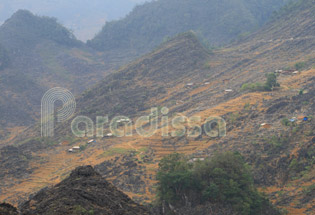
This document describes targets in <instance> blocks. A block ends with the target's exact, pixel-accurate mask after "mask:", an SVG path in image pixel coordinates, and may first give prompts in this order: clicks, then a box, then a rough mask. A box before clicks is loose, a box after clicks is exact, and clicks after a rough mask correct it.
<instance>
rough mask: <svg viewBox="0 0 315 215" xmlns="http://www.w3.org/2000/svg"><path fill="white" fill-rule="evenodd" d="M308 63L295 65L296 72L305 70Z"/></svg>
mask: <svg viewBox="0 0 315 215" xmlns="http://www.w3.org/2000/svg"><path fill="white" fill-rule="evenodd" d="M305 65H306V63H305V62H297V63H296V64H294V68H295V69H296V70H299V71H301V70H302V69H304V68H305Z"/></svg>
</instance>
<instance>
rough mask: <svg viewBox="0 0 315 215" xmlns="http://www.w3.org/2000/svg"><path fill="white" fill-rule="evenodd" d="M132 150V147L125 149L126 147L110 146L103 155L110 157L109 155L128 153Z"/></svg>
mask: <svg viewBox="0 0 315 215" xmlns="http://www.w3.org/2000/svg"><path fill="white" fill-rule="evenodd" d="M128 152H130V149H124V148H110V149H108V150H107V151H105V152H104V153H103V154H102V156H104V157H108V156H113V155H119V154H120V155H123V154H127V153H128Z"/></svg>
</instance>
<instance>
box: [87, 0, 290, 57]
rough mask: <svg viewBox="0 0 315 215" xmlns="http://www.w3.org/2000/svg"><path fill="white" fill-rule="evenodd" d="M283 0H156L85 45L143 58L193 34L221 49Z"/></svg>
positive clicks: (114, 23)
mask: <svg viewBox="0 0 315 215" xmlns="http://www.w3.org/2000/svg"><path fill="white" fill-rule="evenodd" d="M285 2H286V1H284V0H276V1H271V0H264V1H255V0H233V1H219V0H211V1H208V0H197V1H196V0H194V1H193V0H185V1H182V0H171V1H166V0H159V1H153V2H148V3H145V4H143V5H139V6H137V7H136V8H135V9H134V10H133V11H132V12H131V13H130V14H129V15H127V16H126V17H125V18H124V19H122V20H118V21H112V22H108V23H106V24H105V26H104V27H103V29H102V31H101V32H100V33H98V34H97V35H96V36H95V38H93V39H92V40H89V41H88V45H89V46H90V47H93V48H95V49H97V50H102V51H106V50H120V51H121V52H132V53H133V54H143V53H145V52H148V51H149V50H151V49H152V48H154V47H155V46H157V45H158V44H160V43H161V42H162V41H163V40H166V39H167V38H170V37H173V36H175V35H176V34H178V33H182V32H186V31H190V30H193V31H195V32H196V33H197V34H198V35H199V37H200V38H202V39H203V40H205V42H206V43H208V44H209V45H210V46H221V45H223V44H227V43H229V42H230V41H231V40H233V39H236V38H237V37H238V36H240V35H241V34H242V33H246V32H249V31H252V30H253V29H255V28H258V27H259V26H261V25H262V24H263V23H265V22H266V21H267V20H268V18H269V17H270V15H271V14H272V13H273V12H274V11H275V10H277V9H279V8H280V7H281V6H283V5H284V3H285Z"/></svg>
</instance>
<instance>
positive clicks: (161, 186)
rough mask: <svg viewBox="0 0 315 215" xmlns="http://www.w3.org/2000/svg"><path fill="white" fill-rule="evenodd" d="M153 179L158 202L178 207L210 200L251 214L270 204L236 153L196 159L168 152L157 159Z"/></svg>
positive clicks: (275, 212) (264, 208)
mask: <svg viewBox="0 0 315 215" xmlns="http://www.w3.org/2000/svg"><path fill="white" fill-rule="evenodd" d="M157 180H158V187H157V191H158V192H157V197H158V200H159V203H160V204H162V203H167V205H172V206H173V207H179V208H180V207H183V206H184V205H186V206H187V204H189V205H191V206H192V207H194V206H197V205H202V204H206V203H208V202H211V203H214V204H223V205H225V206H226V207H228V206H231V207H232V208H233V210H234V211H235V212H236V213H237V214H255V215H257V214H266V210H267V208H269V209H270V208H272V206H271V204H270V203H269V201H268V200H267V199H266V198H265V197H264V196H263V195H262V194H260V193H259V192H258V191H257V190H256V188H255V187H254V183H253V177H252V175H251V172H250V168H249V166H248V165H247V164H246V163H245V162H244V160H243V158H242V156H241V155H240V154H239V153H232V152H226V153H222V154H217V155H215V156H213V157H212V158H210V159H206V160H204V161H196V162H189V160H188V159H187V157H185V156H184V155H181V154H177V153H175V154H171V155H168V156H166V157H164V158H163V159H162V160H161V162H160V164H159V169H158V173H157ZM268 213H270V211H269V212H268ZM273 214H278V212H277V210H273Z"/></svg>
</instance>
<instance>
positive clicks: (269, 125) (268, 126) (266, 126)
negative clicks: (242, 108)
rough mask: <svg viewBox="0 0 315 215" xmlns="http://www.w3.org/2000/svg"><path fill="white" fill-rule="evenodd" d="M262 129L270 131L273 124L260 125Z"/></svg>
mask: <svg viewBox="0 0 315 215" xmlns="http://www.w3.org/2000/svg"><path fill="white" fill-rule="evenodd" d="M260 127H262V128H266V129H269V128H271V127H272V125H271V124H269V123H262V124H260Z"/></svg>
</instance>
